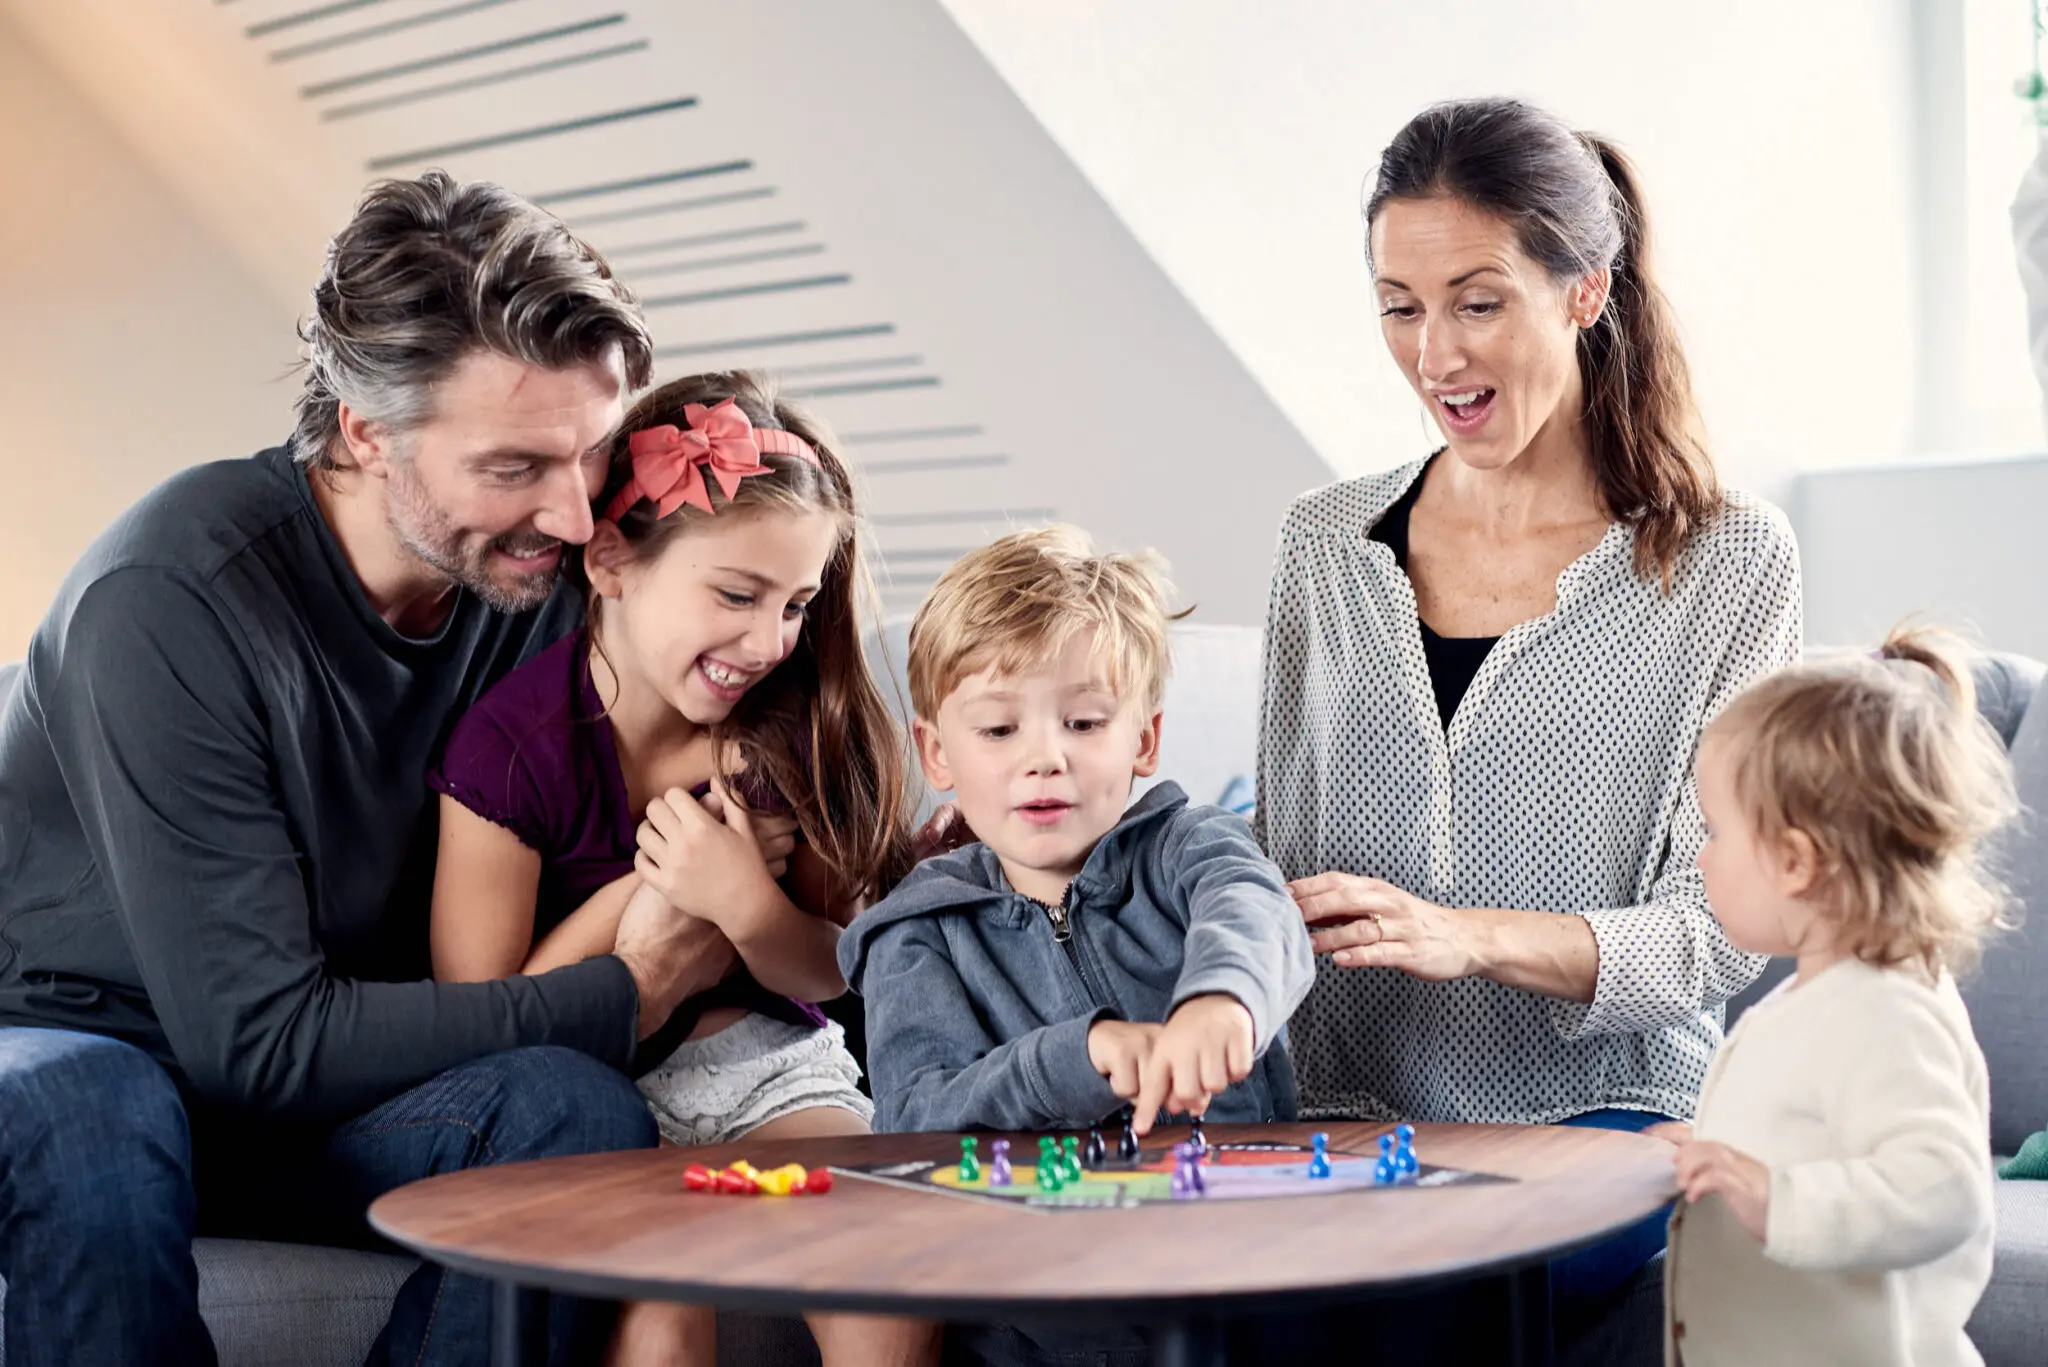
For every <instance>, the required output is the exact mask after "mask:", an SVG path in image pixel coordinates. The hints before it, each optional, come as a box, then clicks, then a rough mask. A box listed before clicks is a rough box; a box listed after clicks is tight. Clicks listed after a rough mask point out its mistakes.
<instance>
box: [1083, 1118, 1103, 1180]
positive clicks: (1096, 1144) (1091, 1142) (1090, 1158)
mask: <svg viewBox="0 0 2048 1367" xmlns="http://www.w3.org/2000/svg"><path fill="white" fill-rule="evenodd" d="M1108 1161H1109V1146H1108V1145H1107V1144H1105V1143H1103V1142H1102V1127H1101V1126H1100V1125H1090V1126H1089V1127H1088V1146H1087V1147H1086V1148H1084V1149H1082V1150H1081V1162H1082V1164H1083V1165H1084V1166H1086V1167H1087V1168H1088V1169H1089V1170H1090V1171H1093V1170H1094V1169H1096V1168H1099V1167H1101V1166H1102V1165H1103V1164H1104V1163H1106V1162H1108Z"/></svg>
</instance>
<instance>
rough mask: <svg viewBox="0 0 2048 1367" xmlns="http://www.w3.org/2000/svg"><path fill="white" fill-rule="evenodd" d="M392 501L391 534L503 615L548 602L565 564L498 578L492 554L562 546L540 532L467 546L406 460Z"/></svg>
mask: <svg viewBox="0 0 2048 1367" xmlns="http://www.w3.org/2000/svg"><path fill="white" fill-rule="evenodd" d="M390 487H391V492H392V495H393V498H392V501H391V502H390V503H389V504H388V505H386V515H387V516H388V517H389V519H390V522H391V530H392V531H393V532H395V533H397V535H398V539H399V541H400V542H401V543H402V544H403V545H404V546H405V548H406V549H407V550H409V551H411V552H412V553H413V554H414V555H416V556H418V557H419V558H420V559H421V560H422V561H424V562H425V563H427V564H428V565H431V566H433V567H434V568H435V569H437V570H439V571H440V572H441V573H442V574H444V575H446V576H448V578H449V580H450V581H452V582H454V583H457V584H460V585H461V586H462V587H463V588H466V589H468V590H469V591H470V592H471V593H473V594H475V595H476V596H477V597H478V598H481V599H482V600H483V601H484V602H485V604H487V605H488V606H490V607H491V608H493V609H495V610H497V611H499V612H529V611H531V610H532V609H534V608H537V607H539V606H540V605H541V604H542V603H545V602H546V601H547V600H548V596H549V595H550V594H552V593H553V592H554V591H555V581H556V580H557V579H559V578H560V577H561V561H560V560H557V561H556V562H555V563H554V564H553V565H551V566H549V567H548V568H547V569H545V570H535V571H533V572H532V573H530V574H506V575H493V574H492V572H491V571H492V562H491V554H492V552H493V551H500V550H502V551H505V552H507V553H509V554H512V555H533V554H536V553H538V552H541V551H546V550H549V549H551V548H553V547H555V546H558V545H560V544H561V542H560V540H559V539H558V538H556V537H552V536H544V535H542V534H541V533H539V532H535V531H518V532H506V533H505V534H504V535H503V536H495V537H492V538H491V539H490V540H488V541H484V542H481V543H480V544H466V543H467V542H468V541H470V539H471V538H470V537H469V535H468V534H467V533H465V532H462V531H461V530H459V529H457V528H456V527H454V526H453V525H451V524H450V522H449V521H448V518H447V516H446V515H445V514H443V513H442V511H441V510H440V509H439V508H437V507H435V506H434V504H433V502H432V500H431V499H430V498H429V497H428V496H427V491H426V489H425V488H424V487H423V486H422V484H421V482H420V480H419V477H418V476H417V475H415V474H414V473H413V471H412V468H411V465H410V463H409V462H406V461H403V460H401V461H398V462H396V463H395V465H394V467H393V475H392V478H391V480H390Z"/></svg>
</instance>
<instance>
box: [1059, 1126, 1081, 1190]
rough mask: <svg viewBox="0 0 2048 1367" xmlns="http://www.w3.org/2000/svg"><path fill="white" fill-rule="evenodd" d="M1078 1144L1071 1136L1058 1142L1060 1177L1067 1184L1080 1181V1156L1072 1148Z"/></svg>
mask: <svg viewBox="0 0 2048 1367" xmlns="http://www.w3.org/2000/svg"><path fill="white" fill-rule="evenodd" d="M1078 1142H1079V1141H1078V1140H1076V1139H1075V1138H1074V1136H1072V1135H1068V1136H1067V1137H1066V1138H1065V1139H1063V1140H1061V1141H1060V1176H1062V1177H1064V1178H1066V1179H1067V1180H1068V1181H1069V1182H1078V1181H1080V1180H1081V1155H1080V1154H1079V1153H1077V1152H1076V1151H1075V1148H1074V1146H1075V1144H1077V1143H1078Z"/></svg>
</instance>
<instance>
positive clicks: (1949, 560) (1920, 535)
mask: <svg viewBox="0 0 2048 1367" xmlns="http://www.w3.org/2000/svg"><path fill="white" fill-rule="evenodd" d="M1792 513H1793V516H1794V518H1795V519H1796V520H1797V522H1798V525H1799V549H1800V554H1801V556H1802V557H1803V559H1804V562H1805V568H1806V635H1807V639H1808V640H1809V641H1812V642H1815V643H1817V644H1820V645H1873V644H1875V643H1876V642H1878V641H1880V640H1883V639H1884V634H1885V632H1886V631H1888V630H1889V629H1890V628H1891V627H1893V626H1895V625H1896V624H1898V623H1899V622H1900V621H1902V620H1904V619H1905V618H1908V617H1913V616H1916V615H1917V616H1919V617H1921V618H1923V619H1924V620H1927V621H1930V622H1933V623H1936V624H1938V625H1942V626H1947V627H1951V628H1956V629H1960V630H1962V631H1964V632H1965V633H1967V634H1969V635H1971V636H1974V637H1976V638H1977V639H1978V640H1981V641H1982V642H1983V643H1984V644H1986V645H1988V646H1990V647H1992V648H1994V649H1997V650H2011V651H2018V652H2019V653H2021V654H2023V655H2032V656H2033V657H2035V658H2036V659H2042V660H2048V536H2044V535H2043V534H2042V527H2043V519H2044V518H2048V458H2041V457H2034V458H2030V459H2018V460H2002V461H1986V462H1982V463H1977V464H1953V465H1934V466H1923V467H1918V468H1904V469H1891V470H1831V471H1824V472H1820V473H1817V474H1811V475H1805V476H1802V477H1801V478H1800V479H1799V481H1798V484H1797V487H1796V490H1795V493H1794V497H1793V500H1792Z"/></svg>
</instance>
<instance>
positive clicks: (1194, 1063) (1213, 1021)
mask: <svg viewBox="0 0 2048 1367" xmlns="http://www.w3.org/2000/svg"><path fill="white" fill-rule="evenodd" d="M1251 1071H1252V1013H1251V1012H1250V1011H1248V1010H1246V1009H1245V1005H1244V1003H1243V1002H1241V1001H1239V1000H1238V999H1237V998H1235V997H1232V996H1227V995H1225V994H1223V993H1220V992H1212V993H1209V994H1207V995H1205V996H1200V997H1190V998H1188V999H1187V1000H1186V1001H1184V1002H1182V1003H1181V1004H1180V1007H1179V1009H1178V1010H1176V1011H1175V1012H1174V1013H1173V1014H1172V1015H1171V1016H1169V1017H1168V1018H1167V1021H1166V1024H1165V1025H1164V1026H1163V1027H1161V1029H1160V1031H1159V1038H1158V1039H1157V1040H1155V1041H1154V1042H1153V1044H1152V1057H1151V1059H1150V1060H1148V1061H1147V1063H1146V1065H1145V1077H1144V1084H1143V1085H1142V1086H1141V1087H1140V1088H1139V1089H1138V1099H1137V1102H1136V1110H1137V1116H1136V1119H1135V1120H1134V1121H1133V1122H1132V1129H1134V1130H1135V1131H1136V1132H1137V1133H1139V1134H1147V1133H1150V1131H1151V1129H1152V1120H1153V1117H1155V1116H1156V1115H1158V1114H1159V1108H1160V1106H1162V1105H1164V1106H1165V1107H1166V1109H1167V1112H1168V1113H1169V1114H1172V1115H1181V1114H1186V1115H1195V1116H1199V1115H1201V1114H1202V1113H1203V1112H1204V1111H1206V1110H1208V1109H1209V1098H1210V1097H1212V1096H1214V1095H1216V1093H1218V1092H1220V1091H1222V1090H1223V1089H1224V1088H1225V1087H1228V1086H1229V1085H1230V1084H1231V1083H1233V1082H1242V1081H1244V1079H1245V1078H1247V1077H1249V1076H1250V1075H1251Z"/></svg>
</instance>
